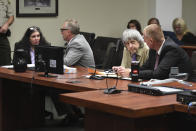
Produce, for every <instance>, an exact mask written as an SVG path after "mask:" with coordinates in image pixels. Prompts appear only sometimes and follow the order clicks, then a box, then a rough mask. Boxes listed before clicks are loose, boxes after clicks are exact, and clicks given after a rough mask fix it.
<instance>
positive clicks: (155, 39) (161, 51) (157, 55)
mask: <svg viewBox="0 0 196 131" xmlns="http://www.w3.org/2000/svg"><path fill="white" fill-rule="evenodd" d="M143 33H144V41H145V42H146V43H147V45H148V47H149V48H150V49H151V50H150V52H149V59H148V60H147V61H146V63H145V64H144V65H143V66H142V67H141V68H140V70H139V78H141V79H152V78H153V79H166V78H169V73H170V68H171V67H178V68H179V72H180V73H189V74H191V71H192V67H191V62H190V59H189V56H188V55H187V53H186V52H185V51H184V50H183V49H182V48H180V47H179V46H178V45H177V44H176V43H175V42H174V41H172V40H171V39H170V38H169V37H168V38H167V39H165V38H164V35H163V32H162V30H161V27H160V26H159V25H157V24H151V25H149V26H147V27H145V29H144V32H143Z"/></svg>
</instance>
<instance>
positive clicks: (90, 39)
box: [80, 32, 95, 48]
mask: <svg viewBox="0 0 196 131" xmlns="http://www.w3.org/2000/svg"><path fill="white" fill-rule="evenodd" d="M80 34H81V35H83V36H84V37H85V39H86V40H87V41H88V43H89V45H90V47H91V48H92V46H93V43H94V41H95V33H88V32H80Z"/></svg>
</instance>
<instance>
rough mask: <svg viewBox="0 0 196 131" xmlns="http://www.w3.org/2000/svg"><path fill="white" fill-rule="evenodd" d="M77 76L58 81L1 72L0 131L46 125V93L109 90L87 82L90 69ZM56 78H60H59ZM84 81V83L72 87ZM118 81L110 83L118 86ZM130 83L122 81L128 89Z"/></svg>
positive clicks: (102, 82)
mask: <svg viewBox="0 0 196 131" xmlns="http://www.w3.org/2000/svg"><path fill="white" fill-rule="evenodd" d="M77 70H78V73H76V74H63V75H57V77H56V78H46V77H40V76H39V74H43V73H37V72H34V71H26V72H24V73H16V72H14V70H12V69H6V68H0V131H13V130H15V129H24V128H32V127H38V126H41V125H42V124H43V123H44V117H43V116H44V109H45V108H44V105H45V97H44V96H45V95H44V90H45V89H47V88H58V89H62V90H70V91H72V92H83V91H90V90H99V89H105V88H106V81H105V80H90V79H87V78H85V76H84V75H87V74H88V72H87V69H86V68H77ZM55 75H56V74H55ZM68 81H80V83H68ZM115 81H116V80H115V79H110V80H109V81H108V82H109V83H110V84H111V85H114V84H115ZM128 83H130V81H126V80H125V81H119V82H118V84H119V88H120V89H125V87H127V84H128Z"/></svg>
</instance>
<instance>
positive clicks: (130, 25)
mask: <svg viewBox="0 0 196 131" xmlns="http://www.w3.org/2000/svg"><path fill="white" fill-rule="evenodd" d="M127 29H136V30H138V31H139V33H140V34H141V35H142V28H141V24H140V22H139V21H138V20H134V19H133V20H130V21H129V22H128V24H127Z"/></svg>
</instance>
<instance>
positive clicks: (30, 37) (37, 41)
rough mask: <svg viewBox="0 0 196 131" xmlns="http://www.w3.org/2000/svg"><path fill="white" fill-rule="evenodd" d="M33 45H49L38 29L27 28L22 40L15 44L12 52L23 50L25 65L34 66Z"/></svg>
mask: <svg viewBox="0 0 196 131" xmlns="http://www.w3.org/2000/svg"><path fill="white" fill-rule="evenodd" d="M35 45H43V46H44V45H46V46H48V45H50V44H49V43H48V42H47V41H46V40H45V38H44V36H43V34H42V32H41V30H40V28H39V27H36V26H32V27H29V28H28V29H27V30H26V32H25V34H24V36H23V37H22V39H21V40H20V41H19V42H17V43H16V44H15V47H14V51H16V50H17V49H24V51H26V52H27V64H35V54H34V46H35Z"/></svg>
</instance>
